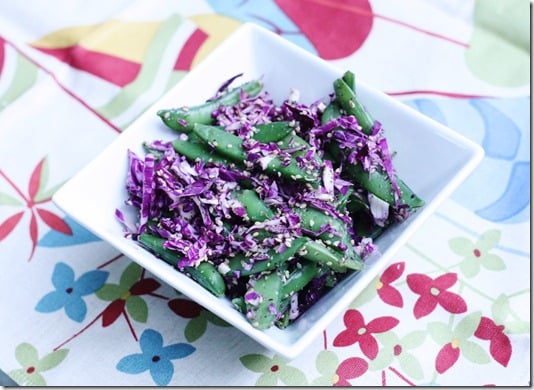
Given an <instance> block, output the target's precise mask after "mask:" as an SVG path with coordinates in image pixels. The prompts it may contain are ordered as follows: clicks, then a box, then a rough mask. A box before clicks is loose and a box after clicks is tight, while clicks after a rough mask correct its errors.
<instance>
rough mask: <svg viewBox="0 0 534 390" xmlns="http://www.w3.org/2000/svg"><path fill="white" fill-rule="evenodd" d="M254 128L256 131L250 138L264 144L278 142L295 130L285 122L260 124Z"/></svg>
mask: <svg viewBox="0 0 534 390" xmlns="http://www.w3.org/2000/svg"><path fill="white" fill-rule="evenodd" d="M254 127H255V128H256V130H255V132H254V134H253V135H252V138H254V139H255V140H256V141H259V142H263V143H265V144H266V143H269V142H278V141H280V140H281V139H282V138H284V137H286V136H287V135H288V134H290V133H291V132H292V131H294V130H295V127H294V126H292V125H291V124H290V122H287V121H283V122H268V123H260V124H257V125H256V126H254Z"/></svg>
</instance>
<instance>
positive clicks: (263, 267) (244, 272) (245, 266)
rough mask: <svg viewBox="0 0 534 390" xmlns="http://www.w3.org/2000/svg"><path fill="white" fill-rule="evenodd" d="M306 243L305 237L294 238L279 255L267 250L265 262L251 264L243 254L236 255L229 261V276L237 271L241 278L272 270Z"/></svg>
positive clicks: (272, 250) (290, 257)
mask: <svg viewBox="0 0 534 390" xmlns="http://www.w3.org/2000/svg"><path fill="white" fill-rule="evenodd" d="M306 241H307V239H306V237H299V238H296V239H294V240H293V242H292V244H291V246H290V247H288V248H286V249H285V250H284V251H283V252H280V253H278V252H277V251H276V250H274V249H269V250H268V251H267V256H268V258H267V259H266V260H258V261H255V262H254V263H252V264H251V263H250V259H249V257H248V256H247V255H246V254H245V253H239V254H236V255H235V256H234V257H232V258H230V260H229V263H228V265H229V267H230V271H229V274H232V273H234V272H235V271H238V272H239V274H240V275H241V276H250V275H253V274H258V273H260V272H265V271H271V270H274V269H276V268H278V267H279V266H280V265H282V264H284V263H285V262H287V261H288V260H290V259H292V258H293V257H294V256H295V255H296V254H297V252H298V251H299V250H300V249H301V248H302V246H303V245H304V244H305V243H306Z"/></svg>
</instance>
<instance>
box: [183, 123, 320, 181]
mask: <svg viewBox="0 0 534 390" xmlns="http://www.w3.org/2000/svg"><path fill="white" fill-rule="evenodd" d="M193 131H194V132H195V134H196V135H198V136H199V138H201V139H202V140H204V141H205V142H207V143H208V144H210V145H212V146H213V148H214V149H215V150H216V151H217V152H219V153H220V154H222V155H225V156H226V157H228V158H229V159H231V160H233V161H235V162H238V163H243V162H244V161H245V160H246V158H247V155H246V153H245V150H244V149H243V146H242V145H243V140H242V139H241V138H239V137H238V136H236V135H233V134H230V133H227V132H226V131H224V130H220V129H218V128H217V127H215V126H208V125H201V124H195V125H194V126H193ZM265 171H266V172H267V173H270V174H277V175H278V174H279V175H281V176H284V177H286V178H288V179H292V180H299V181H301V180H303V181H307V182H312V183H315V182H316V180H317V172H312V173H308V172H307V171H306V170H304V169H301V168H300V167H299V166H298V164H297V162H296V161H295V160H294V159H291V161H290V163H289V164H288V165H285V164H284V163H283V161H282V160H281V159H280V158H278V157H273V158H272V159H271V160H270V161H269V162H268V163H267V166H266V168H265Z"/></svg>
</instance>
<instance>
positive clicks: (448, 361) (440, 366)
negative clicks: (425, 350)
mask: <svg viewBox="0 0 534 390" xmlns="http://www.w3.org/2000/svg"><path fill="white" fill-rule="evenodd" d="M459 357H460V348H459V347H458V344H457V343H456V342H455V341H453V342H450V343H447V344H445V345H444V346H443V348H441V350H440V351H439V352H438V356H437V357H436V371H437V372H438V373H440V374H443V373H444V372H445V371H447V370H448V369H449V368H451V367H452V365H453V364H454V363H456V361H457V360H458V358H459Z"/></svg>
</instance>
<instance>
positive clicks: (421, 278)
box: [406, 273, 467, 318]
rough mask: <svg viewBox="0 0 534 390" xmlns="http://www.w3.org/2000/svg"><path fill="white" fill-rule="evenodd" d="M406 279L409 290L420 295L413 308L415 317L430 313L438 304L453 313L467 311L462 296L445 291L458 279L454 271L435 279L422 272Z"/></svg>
mask: <svg viewBox="0 0 534 390" xmlns="http://www.w3.org/2000/svg"><path fill="white" fill-rule="evenodd" d="M406 280H407V282H408V287H409V288H410V290H412V291H413V292H414V293H416V294H419V295H420V297H419V299H418V300H417V302H415V306H414V309H413V313H414V315H415V318H421V317H424V316H426V315H428V314H430V313H431V312H432V311H433V310H434V309H435V308H436V306H437V305H438V304H439V305H440V306H441V307H443V308H444V309H445V310H447V311H448V312H450V313H454V314H458V313H464V312H466V311H467V305H466V303H465V301H464V300H463V298H462V297H461V296H459V295H458V294H455V293H452V292H450V291H447V289H448V288H449V287H451V286H453V285H454V284H455V283H456V281H457V280H458V276H457V275H456V274H455V273H447V274H443V275H441V276H438V277H437V278H436V279H432V278H431V277H429V276H427V275H423V274H410V275H408V277H407V279H406Z"/></svg>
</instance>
